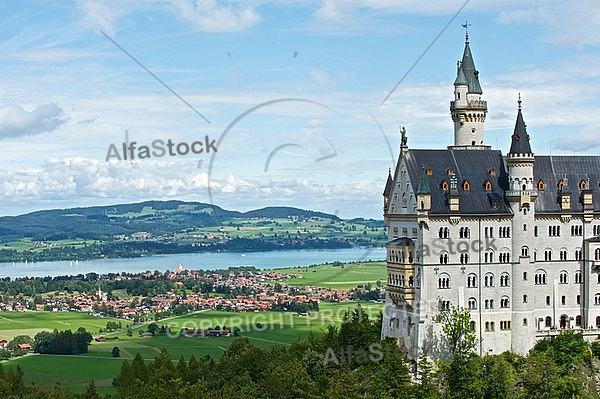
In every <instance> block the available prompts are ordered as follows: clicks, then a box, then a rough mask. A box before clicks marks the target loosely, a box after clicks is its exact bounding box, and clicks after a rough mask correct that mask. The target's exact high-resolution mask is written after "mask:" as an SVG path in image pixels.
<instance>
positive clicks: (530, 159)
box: [505, 95, 541, 353]
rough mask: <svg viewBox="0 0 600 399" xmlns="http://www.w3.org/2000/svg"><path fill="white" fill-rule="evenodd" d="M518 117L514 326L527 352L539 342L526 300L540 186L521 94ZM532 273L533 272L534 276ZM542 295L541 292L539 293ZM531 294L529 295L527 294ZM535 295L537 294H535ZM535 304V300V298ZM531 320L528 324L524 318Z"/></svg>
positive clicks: (512, 162)
mask: <svg viewBox="0 0 600 399" xmlns="http://www.w3.org/2000/svg"><path fill="white" fill-rule="evenodd" d="M518 104H519V106H518V111H517V120H516V122H515V130H514V132H513V135H512V137H511V145H510V151H509V152H508V154H507V156H506V164H507V169H508V170H507V172H508V190H507V191H506V192H505V195H506V199H507V200H508V203H509V205H510V207H511V209H512V212H513V215H514V216H513V220H512V228H511V230H512V254H513V256H512V266H511V269H512V271H511V275H512V285H511V289H512V326H513V337H519V339H513V340H512V342H511V350H513V351H514V352H516V353H526V352H527V351H528V350H529V349H530V348H531V347H532V346H533V345H534V343H535V334H536V330H537V328H538V327H539V326H538V325H536V323H537V320H536V317H535V313H534V307H532V305H531V304H530V303H529V301H524V300H523V299H522V297H523V293H528V292H529V291H530V290H531V285H530V279H531V278H533V274H534V271H535V270H536V266H535V263H536V259H535V248H534V247H533V246H532V245H531V243H532V242H533V241H532V238H533V236H534V234H535V233H534V230H535V229H536V228H537V227H535V220H534V216H535V207H534V203H535V200H536V198H537V187H536V186H535V184H534V181H533V166H534V163H535V157H534V155H533V152H532V151H531V144H530V142H529V135H528V134H527V126H526V125H525V121H524V120H523V114H522V112H521V96H520V95H519V101H518ZM528 274H530V275H532V276H531V277H529V276H528ZM525 276H527V277H525ZM537 295H538V296H540V295H541V294H539V293H538V294H537ZM526 296H527V295H526ZM531 296H532V297H533V298H535V296H536V295H533V294H532V295H531ZM531 302H532V303H535V301H531ZM524 319H526V320H529V321H530V322H529V323H524V322H523V320H524Z"/></svg>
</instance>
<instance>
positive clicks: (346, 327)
mask: <svg viewBox="0 0 600 399" xmlns="http://www.w3.org/2000/svg"><path fill="white" fill-rule="evenodd" d="M465 314H466V313H465ZM448 316H449V317H451V320H450V321H451V324H452V326H453V327H454V328H458V330H460V331H462V332H461V334H459V336H455V337H454V339H458V340H460V342H450V341H451V339H450V337H448V338H449V339H450V341H448V342H447V343H448V344H449V345H450V344H457V343H458V345H454V346H453V347H454V348H457V349H456V350H455V351H453V352H451V356H450V357H449V358H448V360H445V361H440V362H438V363H431V362H429V361H428V360H426V359H425V358H421V359H420V360H419V361H418V362H412V361H408V360H406V358H405V357H404V356H403V354H402V352H401V351H398V350H397V349H398V348H396V347H395V344H394V343H393V342H391V341H381V340H380V339H379V334H380V333H379V331H380V323H381V318H377V319H369V318H368V317H367V316H366V315H365V314H363V313H362V312H361V310H360V308H357V309H355V310H354V311H353V312H352V313H351V314H349V315H346V320H345V322H344V323H343V324H342V325H341V326H339V327H334V326H331V327H329V329H328V331H326V332H325V333H324V334H323V335H320V336H314V335H309V336H308V337H306V338H304V339H298V340H297V341H295V342H294V343H293V344H292V345H291V346H290V347H282V346H273V347H272V348H271V349H261V348H259V347H257V346H254V345H253V344H251V343H250V341H249V340H248V339H247V338H243V337H242V338H238V339H236V340H235V341H234V342H233V343H232V345H231V346H230V347H229V348H228V349H227V350H226V351H225V353H224V355H223V356H222V357H221V358H220V359H219V360H214V359H211V358H210V357H199V358H197V357H194V356H191V357H190V358H189V359H185V358H183V357H182V358H180V359H179V360H178V361H177V360H176V359H171V357H170V356H169V353H168V352H167V351H166V350H163V351H162V352H161V353H160V354H159V355H158V356H157V357H156V359H155V360H154V361H153V362H144V360H143V359H142V358H141V356H139V355H137V356H136V357H135V358H134V359H132V360H125V361H123V363H122V366H121V370H120V373H119V375H117V376H115V379H114V381H113V385H114V386H115V392H114V393H113V394H112V395H110V396H103V395H101V394H99V393H98V392H97V390H96V387H95V384H94V382H93V381H91V382H90V383H89V385H88V387H87V390H86V392H83V393H80V394H70V393H68V392H66V391H65V390H64V389H62V388H60V386H54V387H51V388H43V387H39V386H26V385H25V384H24V382H23V372H22V370H21V369H20V368H18V367H17V368H12V367H6V368H0V397H2V398H24V399H27V398H56V399H58V398H96V399H99V398H109V397H110V398H115V399H119V398H134V399H135V398H140V399H142V398H143V399H146V398H159V397H160V398H186V397H194V398H207V399H211V398H233V399H235V398H239V399H245V398H252V399H255V398H265V399H266V398H290V399H292V398H333V399H338V398H339V399H348V398H357V399H358V398H377V399H387V398H390V399H391V398H407V399H496V398H497V399H511V398H512V399H526V398H527V399H567V398H598V394H597V391H596V389H597V388H596V384H595V381H594V375H595V366H594V364H595V363H596V362H597V360H596V358H597V355H598V350H597V349H598V348H597V346H598V345H596V344H594V345H592V348H594V354H592V350H591V349H590V346H589V345H588V344H587V343H586V342H585V341H584V340H583V338H582V336H581V335H578V334H575V333H573V332H563V333H561V334H560V335H558V336H556V337H554V338H552V339H549V340H542V341H540V342H538V344H537V345H536V346H535V348H534V349H533V350H532V351H531V353H530V354H529V355H528V356H526V357H522V356H518V355H515V354H511V353H504V354H501V355H493V356H492V355H489V356H484V357H480V356H478V355H476V354H474V353H473V352H472V350H470V349H472V348H470V345H471V344H472V340H471V339H470V337H469V333H468V330H466V329H464V328H468V324H464V323H463V320H464V319H463V318H461V314H460V312H458V316H457V315H453V314H449V315H448ZM456 316H457V317H456ZM445 331H446V332H448V331H449V330H448V329H447V328H445Z"/></svg>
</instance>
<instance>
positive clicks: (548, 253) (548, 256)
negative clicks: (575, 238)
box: [521, 246, 600, 262]
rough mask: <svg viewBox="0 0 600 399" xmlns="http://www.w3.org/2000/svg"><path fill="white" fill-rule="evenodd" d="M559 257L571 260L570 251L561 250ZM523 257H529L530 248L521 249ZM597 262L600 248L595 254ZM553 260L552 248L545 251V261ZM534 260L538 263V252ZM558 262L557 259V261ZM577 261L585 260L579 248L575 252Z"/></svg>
mask: <svg viewBox="0 0 600 399" xmlns="http://www.w3.org/2000/svg"><path fill="white" fill-rule="evenodd" d="M558 256H559V259H560V260H570V259H569V251H567V250H566V249H564V248H563V249H561V250H560V251H558ZM521 257H523V258H526V257H529V247H527V246H522V247H521ZM594 257H595V260H600V248H598V249H596V251H595V252H594ZM552 258H553V252H552V250H551V249H550V248H547V249H545V250H544V261H546V262H551V261H552ZM533 260H534V261H537V260H538V259H537V251H534V253H533ZM555 260H556V259H555ZM575 260H583V251H582V250H581V249H580V248H578V249H576V250H575Z"/></svg>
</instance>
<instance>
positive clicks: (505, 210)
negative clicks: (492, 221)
mask: <svg viewBox="0 0 600 399" xmlns="http://www.w3.org/2000/svg"><path fill="white" fill-rule="evenodd" d="M406 166H407V170H408V173H409V177H410V180H411V182H412V184H413V185H416V184H417V182H419V183H420V178H421V175H422V173H423V172H422V168H423V167H425V169H429V168H430V169H432V175H431V176H427V178H428V180H429V186H430V190H431V214H450V209H449V207H448V192H445V191H444V190H442V182H443V181H444V180H446V181H447V182H448V185H450V178H451V176H449V175H448V169H453V170H454V173H455V175H456V178H457V180H458V193H459V195H460V214H509V215H510V214H512V212H511V210H510V208H509V206H508V203H507V202H506V201H505V200H504V190H506V189H507V188H508V177H507V175H506V170H505V167H504V159H503V157H502V153H501V152H500V151H492V150H481V151H466V150H451V149H447V150H409V151H408V153H407V155H406ZM491 169H495V170H496V176H492V175H490V173H489V171H490V170H491ZM465 180H468V181H469V184H470V186H471V187H470V190H469V191H464V189H463V184H464V181H465ZM488 180H489V181H490V182H491V184H492V191H486V190H485V183H486V181H488ZM415 188H416V187H415ZM415 191H418V189H417V190H415ZM489 194H495V196H493V197H491V196H490V195H489ZM494 198H499V199H501V201H502V202H501V205H500V206H499V207H497V208H494V207H493V206H492V200H493V199H494Z"/></svg>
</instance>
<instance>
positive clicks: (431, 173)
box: [425, 168, 433, 176]
mask: <svg viewBox="0 0 600 399" xmlns="http://www.w3.org/2000/svg"><path fill="white" fill-rule="evenodd" d="M425 174H426V175H427V176H431V175H433V169H431V168H427V170H425Z"/></svg>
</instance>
